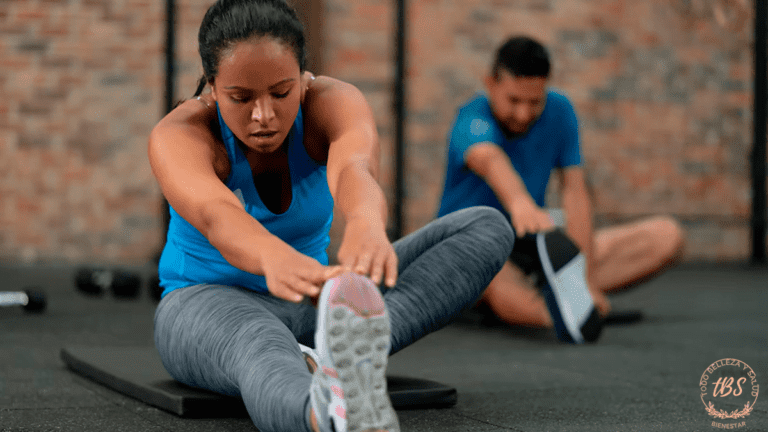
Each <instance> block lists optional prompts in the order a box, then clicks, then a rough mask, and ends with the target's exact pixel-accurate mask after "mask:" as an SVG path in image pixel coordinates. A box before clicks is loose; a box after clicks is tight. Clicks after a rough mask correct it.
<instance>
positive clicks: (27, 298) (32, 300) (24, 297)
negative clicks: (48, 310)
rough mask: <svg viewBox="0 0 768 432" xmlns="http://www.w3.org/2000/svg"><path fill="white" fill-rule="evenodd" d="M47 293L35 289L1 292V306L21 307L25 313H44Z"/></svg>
mask: <svg viewBox="0 0 768 432" xmlns="http://www.w3.org/2000/svg"><path fill="white" fill-rule="evenodd" d="M46 304H47V302H46V300H45V293H43V292H41V291H39V290H35V289H25V290H23V291H5V292H0V306H21V307H22V309H24V311H25V312H43V311H44V310H45V306H46Z"/></svg>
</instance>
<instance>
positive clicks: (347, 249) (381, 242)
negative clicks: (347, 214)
mask: <svg viewBox="0 0 768 432" xmlns="http://www.w3.org/2000/svg"><path fill="white" fill-rule="evenodd" d="M338 259H339V263H341V265H342V266H344V268H345V269H348V270H351V271H354V272H355V273H358V274H361V275H370V278H371V280H372V281H373V283H375V284H376V285H379V284H380V283H381V281H382V277H383V278H384V284H385V285H386V286H388V287H390V288H391V287H393V286H395V282H396V281H397V255H395V249H394V248H393V247H392V244H391V243H390V242H389V239H388V238H387V234H386V233H385V232H384V229H383V228H381V227H380V226H377V224H374V223H371V222H370V221H368V220H367V219H366V218H364V217H358V218H353V219H349V220H347V224H346V227H345V229H344V237H343V238H342V241H341V247H339V252H338Z"/></svg>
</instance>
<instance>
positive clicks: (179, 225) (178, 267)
mask: <svg viewBox="0 0 768 432" xmlns="http://www.w3.org/2000/svg"><path fill="white" fill-rule="evenodd" d="M219 124H220V125H221V135H222V139H223V141H224V145H225V147H226V149H227V156H228V157H229V162H230V172H229V176H228V177H227V180H226V181H225V182H224V183H225V184H226V185H227V187H228V188H229V189H230V190H232V191H233V192H234V194H235V195H236V196H237V197H238V198H239V199H240V202H241V203H243V206H244V207H245V210H246V211H247V212H248V214H250V215H251V216H253V217H254V218H255V219H256V220H257V221H259V222H260V223H261V224H262V225H263V226H264V228H266V229H267V230H268V231H269V232H270V233H272V234H274V235H276V236H277V237H279V238H280V239H282V240H283V241H284V242H286V243H288V244H289V245H291V246H292V247H293V248H294V249H296V250H297V251H299V252H300V253H303V254H304V255H307V256H309V257H312V258H314V259H316V260H318V261H319V262H320V263H322V264H325V265H327V264H328V254H327V252H326V249H327V248H328V244H329V243H330V238H329V236H328V232H329V230H330V228H331V221H332V220H333V197H332V196H331V192H330V190H329V189H328V178H327V176H326V167H325V165H323V164H320V163H318V162H316V161H314V160H313V159H312V158H311V157H310V156H309V155H308V154H307V151H306V149H305V148H304V124H303V117H302V113H301V110H299V114H298V116H297V117H296V120H295V121H294V123H293V126H292V127H291V131H290V132H289V133H288V137H287V138H286V140H287V142H288V164H289V167H290V171H291V188H292V189H291V190H292V193H293V196H292V198H291V204H290V206H289V207H288V210H286V211H285V212H284V213H281V214H275V213H272V212H271V211H270V210H268V209H267V207H266V206H265V205H264V203H263V202H262V201H261V198H260V197H259V193H258V192H257V190H256V186H255V184H254V183H253V174H252V171H251V166H250V164H249V163H248V160H247V159H246V158H245V155H244V154H243V152H242V150H240V147H239V146H238V144H237V143H238V140H237V138H236V137H235V136H234V134H233V133H232V131H231V130H230V129H229V128H228V127H227V125H226V124H224V120H223V119H222V118H221V114H219ZM170 213H171V220H170V224H169V226H168V237H167V240H166V243H165V248H164V249H163V253H162V255H161V257H160V264H159V273H160V286H162V287H163V289H164V290H163V296H165V295H166V294H168V293H169V292H171V291H173V290H175V289H179V288H184V287H187V286H191V285H196V284H202V283H210V284H220V285H228V286H239V287H243V288H247V289H250V290H254V291H262V292H266V291H268V289H267V283H266V279H265V278H264V276H259V275H255V274H252V273H248V272H245V271H243V270H240V269H238V268H235V267H234V266H232V265H231V264H229V262H227V261H226V260H225V259H224V257H223V256H222V255H221V253H220V252H219V251H218V250H217V249H216V248H214V247H213V246H212V245H211V243H210V242H209V241H208V239H206V238H205V237H204V236H203V235H202V234H201V233H200V231H198V230H197V229H196V228H195V227H194V226H192V225H191V224H190V223H189V222H187V221H186V220H184V218H182V217H181V216H180V215H179V214H178V213H176V211H175V210H174V209H173V208H171V210H170Z"/></svg>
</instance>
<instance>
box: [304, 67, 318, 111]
mask: <svg viewBox="0 0 768 432" xmlns="http://www.w3.org/2000/svg"><path fill="white" fill-rule="evenodd" d="M314 80H315V74H313V73H312V72H310V71H304V73H303V74H302V75H301V103H302V104H303V103H304V98H305V97H306V96H307V90H309V87H310V86H311V85H312V82H313V81H314Z"/></svg>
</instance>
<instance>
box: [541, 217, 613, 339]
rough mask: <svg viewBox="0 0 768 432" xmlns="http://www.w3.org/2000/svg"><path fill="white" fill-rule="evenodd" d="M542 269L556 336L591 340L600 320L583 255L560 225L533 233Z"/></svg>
mask: <svg viewBox="0 0 768 432" xmlns="http://www.w3.org/2000/svg"><path fill="white" fill-rule="evenodd" d="M536 249H537V251H538V254H539V259H540V260H541V266H542V268H543V270H544V280H542V281H540V287H541V289H542V294H543V295H544V300H545V301H546V303H547V308H548V309H549V313H550V315H551V316H552V321H553V322H554V324H555V331H556V332H557V337H558V339H560V340H561V341H564V342H571V343H579V344H580V343H584V342H594V341H596V340H597V339H598V338H599V337H600V333H601V331H602V328H603V320H602V318H600V314H599V313H598V311H597V309H596V308H595V303H594V301H593V300H592V294H590V292H589V287H588V286H587V275H586V267H587V264H586V259H585V258H584V255H583V254H581V252H580V251H579V248H578V247H577V246H576V244H575V243H573V241H572V240H571V239H570V238H568V236H567V235H566V234H565V232H564V231H563V230H562V229H555V230H554V231H549V232H546V233H538V234H536Z"/></svg>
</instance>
